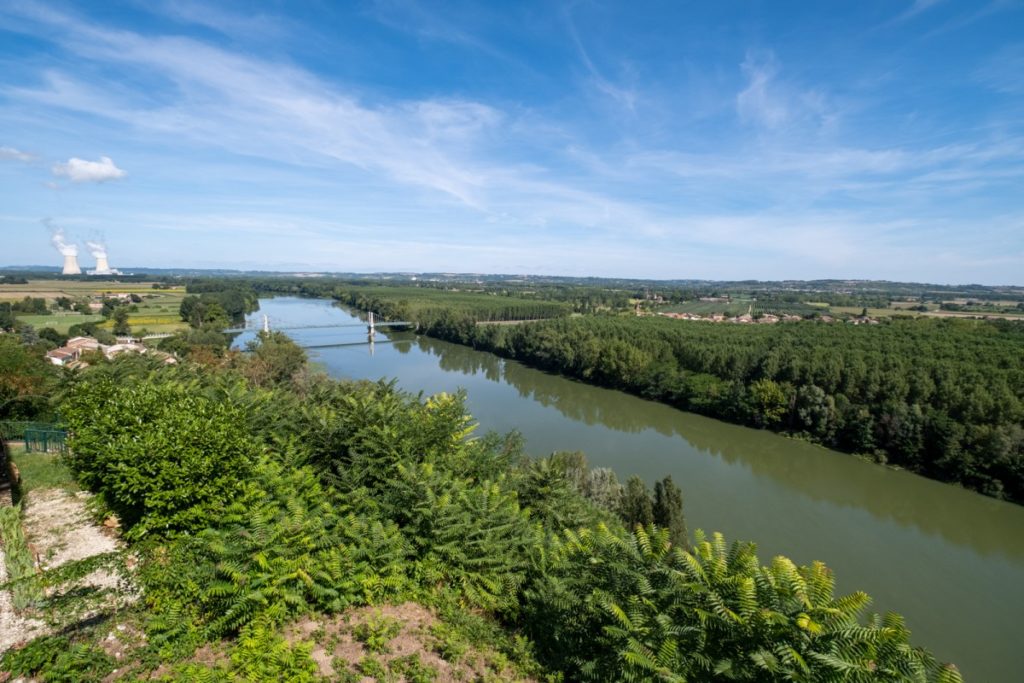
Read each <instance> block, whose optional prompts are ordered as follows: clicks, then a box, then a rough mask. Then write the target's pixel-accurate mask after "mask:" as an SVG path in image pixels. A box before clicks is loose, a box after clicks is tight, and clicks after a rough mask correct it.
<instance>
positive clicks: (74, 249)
mask: <svg viewBox="0 0 1024 683" xmlns="http://www.w3.org/2000/svg"><path fill="white" fill-rule="evenodd" d="M43 225H45V226H46V229H47V230H49V231H50V243H51V244H52V245H53V248H54V249H56V250H57V251H59V252H60V253H61V255H62V256H78V245H77V244H74V243H71V242H68V241H67V239H65V238H64V228H62V227H60V226H58V225H56V224H55V223H54V222H53V220H51V219H49V218H44V219H43Z"/></svg>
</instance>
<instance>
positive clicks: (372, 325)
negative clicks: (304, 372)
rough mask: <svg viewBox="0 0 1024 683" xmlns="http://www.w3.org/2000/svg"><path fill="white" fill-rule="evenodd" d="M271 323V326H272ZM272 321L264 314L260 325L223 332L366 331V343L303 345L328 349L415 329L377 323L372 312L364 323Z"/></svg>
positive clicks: (406, 324)
mask: <svg viewBox="0 0 1024 683" xmlns="http://www.w3.org/2000/svg"><path fill="white" fill-rule="evenodd" d="M272 323H273V324H272ZM278 323H279V321H275V320H273V319H272V318H271V317H270V316H268V315H266V314H264V315H263V321H262V325H256V324H251V321H247V324H246V325H245V326H243V327H232V328H229V329H226V330H224V332H226V333H235V332H254V331H258V330H262V331H263V332H270V331H271V330H274V331H275V332H284V331H288V330H328V329H346V328H348V329H351V328H365V329H366V341H356V342H352V341H349V342H335V343H324V344H303V346H304V347H305V348H308V349H318V348H328V347H334V346H362V345H363V344H373V343H374V341H375V337H376V336H377V329H378V328H381V327H415V326H416V323H411V322H407V321H405V320H388V321H379V320H377V319H376V316H375V315H374V314H373V311H370V313H369V314H368V315H367V318H366V322H355V323H353V322H340V323H320V324H316V325H310V324H301V323H286V322H282V323H281V324H278Z"/></svg>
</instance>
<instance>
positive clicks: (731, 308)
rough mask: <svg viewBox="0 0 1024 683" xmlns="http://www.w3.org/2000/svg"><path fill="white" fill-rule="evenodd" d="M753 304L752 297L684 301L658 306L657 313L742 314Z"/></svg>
mask: <svg viewBox="0 0 1024 683" xmlns="http://www.w3.org/2000/svg"><path fill="white" fill-rule="evenodd" d="M753 304H754V300H753V299H733V300H732V301H728V302H727V301H717V302H716V301H684V302H683V303H681V304H670V305H668V306H659V307H658V308H657V309H656V310H657V312H658V313H695V314H697V315H712V314H714V313H724V314H726V315H730V316H732V315H743V314H744V313H746V312H748V311H749V310H750V307H751V306H752V305H753Z"/></svg>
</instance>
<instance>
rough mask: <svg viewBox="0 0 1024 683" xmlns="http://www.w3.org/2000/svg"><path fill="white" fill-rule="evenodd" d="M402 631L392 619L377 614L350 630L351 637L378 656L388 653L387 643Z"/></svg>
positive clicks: (400, 626)
mask: <svg viewBox="0 0 1024 683" xmlns="http://www.w3.org/2000/svg"><path fill="white" fill-rule="evenodd" d="M401 630H402V625H401V624H399V623H398V622H397V621H395V620H394V619H391V618H389V617H386V616H384V615H383V614H381V613H380V612H377V613H376V614H374V615H373V616H371V617H370V618H369V619H367V620H366V621H364V622H363V623H361V624H357V625H356V627H355V628H354V629H352V636H353V637H354V638H355V639H356V640H358V641H359V642H360V643H362V644H363V645H365V646H366V649H368V650H369V651H370V652H376V653H378V654H381V653H384V652H390V651H391V650H390V648H389V647H388V643H390V642H391V639H392V638H394V637H395V636H397V635H398V633H399V632H400V631H401Z"/></svg>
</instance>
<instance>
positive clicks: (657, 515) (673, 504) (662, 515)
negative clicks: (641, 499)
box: [653, 475, 690, 549]
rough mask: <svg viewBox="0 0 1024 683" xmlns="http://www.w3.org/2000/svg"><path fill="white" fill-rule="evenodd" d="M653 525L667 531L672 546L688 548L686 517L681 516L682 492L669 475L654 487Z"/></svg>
mask: <svg viewBox="0 0 1024 683" xmlns="http://www.w3.org/2000/svg"><path fill="white" fill-rule="evenodd" d="M653 513H654V523H655V524H657V525H658V526H661V527H664V528H666V529H668V537H669V540H670V541H671V542H672V545H674V546H678V547H680V548H684V549H685V548H689V546H690V543H689V538H688V535H687V533H686V516H685V515H684V514H683V492H682V491H680V490H679V487H678V486H676V485H675V483H674V482H673V481H672V475H669V476H667V477H665V478H664V479H662V480H661V481H659V482H657V483H656V484H655V485H654V507H653Z"/></svg>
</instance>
